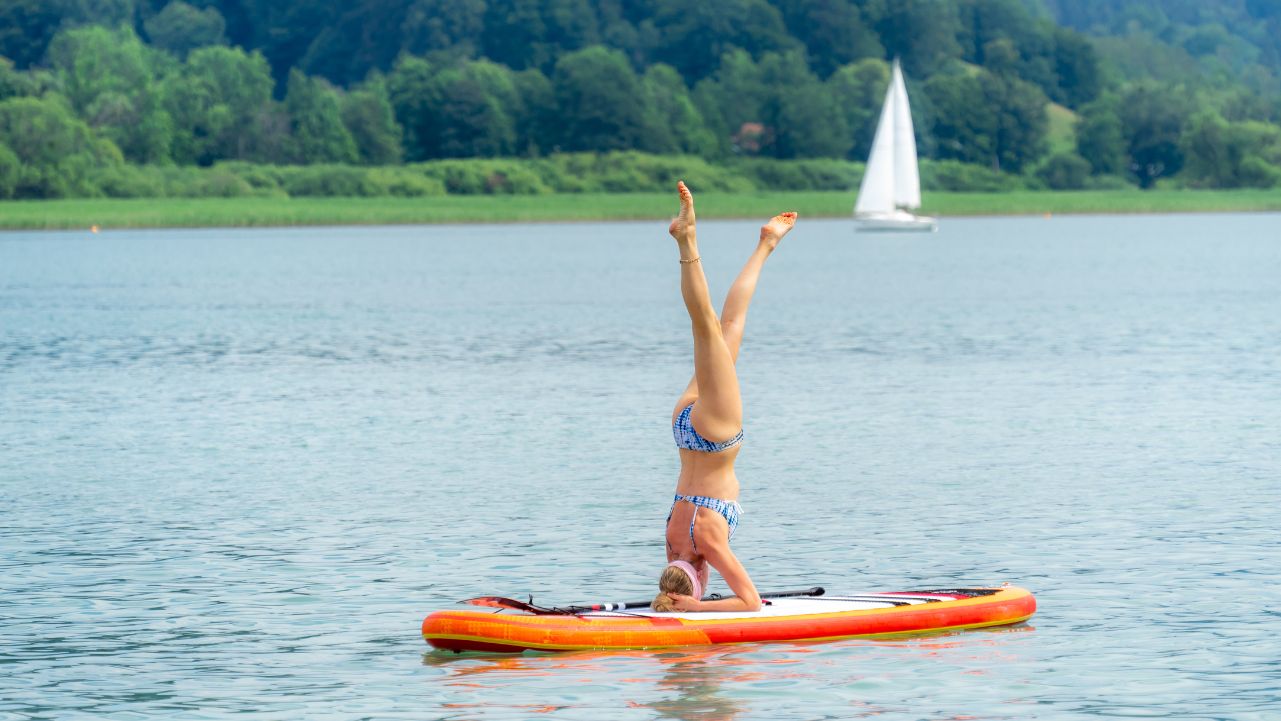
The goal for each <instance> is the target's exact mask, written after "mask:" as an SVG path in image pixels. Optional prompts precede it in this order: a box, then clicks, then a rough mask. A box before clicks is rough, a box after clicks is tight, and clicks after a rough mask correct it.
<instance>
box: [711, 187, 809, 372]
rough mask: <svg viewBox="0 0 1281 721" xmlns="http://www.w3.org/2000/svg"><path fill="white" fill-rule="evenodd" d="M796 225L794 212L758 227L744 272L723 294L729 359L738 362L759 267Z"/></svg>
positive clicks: (724, 332) (740, 273)
mask: <svg viewBox="0 0 1281 721" xmlns="http://www.w3.org/2000/svg"><path fill="white" fill-rule="evenodd" d="M795 224H796V213H792V212H787V213H779V214H778V215H776V216H774V217H773V218H770V219H769V221H768V222H767V223H765V225H762V226H761V239H760V242H759V243H758V244H757V245H756V250H754V251H752V255H751V257H750V258H748V259H747V264H746V265H744V266H743V270H741V271H739V273H738V278H736V279H735V280H734V285H731V286H730V287H729V292H728V293H726V294H725V305H724V306H723V307H722V308H721V335H722V336H723V337H724V338H725V345H726V346H728V347H729V354H730V358H732V359H733V360H735V361H737V360H738V348H739V346H740V345H742V343H743V327H744V326H745V325H746V324H747V306H748V305H750V304H751V302H752V295H754V294H755V293H756V281H757V280H758V279H759V278H760V277H761V268H762V267H764V265H765V259H766V258H768V257H769V255H770V253H773V252H774V249H775V248H777V247H778V241H780V240H782V239H783V236H785V235H787V231H789V230H791V229H792V226H793V225H795Z"/></svg>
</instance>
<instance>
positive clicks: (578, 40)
mask: <svg viewBox="0 0 1281 721" xmlns="http://www.w3.org/2000/svg"><path fill="white" fill-rule="evenodd" d="M484 22H485V30H484V39H483V45H484V52H485V55H486V57H489V58H491V59H492V60H495V61H497V62H499V63H502V64H503V65H506V66H508V67H510V68H514V69H516V70H522V69H524V68H527V67H534V68H539V69H541V70H547V69H549V68H551V66H552V65H553V63H555V62H556V59H557V58H558V57H560V56H561V55H562V54H564V53H566V52H572V51H575V50H579V49H582V48H584V47H587V46H588V45H592V44H595V43H598V42H599V41H600V32H599V28H598V25H597V20H596V11H595V8H594V7H593V6H592V4H591V2H589V0H486V7H485V19H484Z"/></svg>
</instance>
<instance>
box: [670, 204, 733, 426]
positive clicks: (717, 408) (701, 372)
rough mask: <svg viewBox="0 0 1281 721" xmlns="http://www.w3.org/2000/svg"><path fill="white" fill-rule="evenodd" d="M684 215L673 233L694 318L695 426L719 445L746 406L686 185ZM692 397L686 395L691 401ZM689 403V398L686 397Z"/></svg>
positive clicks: (675, 222)
mask: <svg viewBox="0 0 1281 721" xmlns="http://www.w3.org/2000/svg"><path fill="white" fill-rule="evenodd" d="M676 189H677V191H678V192H679V194H680V203H681V210H680V215H678V216H677V217H676V219H675V220H673V221H672V225H671V227H670V228H669V229H668V231H669V232H670V233H671V234H672V237H673V238H675V239H676V245H677V247H678V248H680V254H681V297H682V298H683V299H684V300H685V310H686V311H688V312H689V318H690V322H691V324H692V330H693V334H694V382H693V383H692V384H691V386H693V385H697V389H698V390H697V393H698V401H697V402H696V403H695V405H694V410H693V411H692V413H691V417H690V422H691V423H693V424H694V427H695V428H696V429H697V430H698V433H699V435H701V436H703V437H704V438H706V439H708V440H709V441H713V442H718V441H724V440H729V439H730V438H732V437H734V436H735V435H736V434H737V433H738V432H739V430H741V429H742V427H743V403H742V399H741V398H740V396H739V392H738V376H737V374H735V372H734V357H733V355H732V354H731V353H730V350H729V346H728V345H726V343H725V337H724V335H723V334H722V333H721V324H720V320H719V319H718V318H717V317H716V311H715V309H713V308H712V299H711V293H710V292H709V291H708V289H707V276H706V275H704V274H703V266H702V264H701V262H700V261H699V260H698V257H699V256H698V240H697V237H696V234H695V232H694V196H693V195H691V194H690V192H689V188H686V187H685V183H677V184H676ZM688 393H689V391H688V390H687V391H686V395H688ZM682 400H683V401H684V397H682Z"/></svg>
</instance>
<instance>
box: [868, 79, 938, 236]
mask: <svg viewBox="0 0 1281 721" xmlns="http://www.w3.org/2000/svg"><path fill="white" fill-rule="evenodd" d="M919 207H921V176H920V171H919V170H918V168H917V160H916V134H915V132H914V131H913V129H912V109H911V107H910V106H909V105H908V102H907V86H906V85H905V84H904V83H903V70H902V68H900V67H899V62H898V60H897V59H896V60H895V61H894V67H893V70H892V72H891V75H890V86H889V88H888V89H886V91H885V104H884V105H882V106H881V118H880V120H879V121H878V122H877V124H876V136H875V137H874V138H873V139H872V152H871V154H870V155H869V156H868V158H867V168H866V169H865V170H864V172H863V182H862V183H861V184H860V185H859V188H858V202H857V203H855V205H854V216H855V217H856V218H857V219H858V220H859V224H860V230H930V231H932V230H936V229H937V228H938V223H937V221H936V219H934V218H927V217H924V216H917V215H913V214H912V213H911V212H910V209H913V208H919Z"/></svg>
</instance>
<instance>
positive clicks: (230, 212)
mask: <svg viewBox="0 0 1281 721" xmlns="http://www.w3.org/2000/svg"><path fill="white" fill-rule="evenodd" d="M855 195H856V194H855V193H854V192H853V191H849V192H831V191H822V192H820V191H804V192H793V193H786V192H755V193H713V192H707V193H700V194H699V195H698V196H697V198H698V200H697V203H698V213H699V217H701V218H704V219H732V218H733V219H737V218H748V219H755V218H763V217H767V216H769V215H771V214H773V213H775V212H779V211H782V210H795V211H798V212H799V213H800V214H801V216H802V217H810V218H846V217H850V214H851V212H852V207H853V205H854V198H855ZM674 207H675V204H674V200H673V198H672V195H671V194H670V193H617V194H609V193H583V194H554V195H445V196H434V197H427V198H387V197H378V198H139V199H73V200H29V201H28V200H23V201H12V200H11V201H0V229H2V230H89V229H90V228H92V227H97V228H99V229H102V230H112V229H125V228H234V227H291V226H322V225H409V224H448V223H529V222H572V221H627V220H663V219H666V218H669V217H670V216H671V213H672V210H673V208H674ZM922 212H924V213H926V214H932V215H940V216H942V217H964V216H1016V215H1045V214H1047V213H1048V214H1051V215H1059V214H1071V215H1112V214H1146V213H1215V212H1281V188H1276V189H1270V190H1259V189H1242V190H1151V191H1140V190H1108V191H1016V192H1007V193H948V192H932V193H925V194H924V208H923V209H922Z"/></svg>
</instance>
